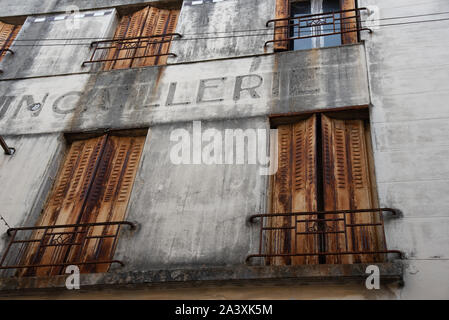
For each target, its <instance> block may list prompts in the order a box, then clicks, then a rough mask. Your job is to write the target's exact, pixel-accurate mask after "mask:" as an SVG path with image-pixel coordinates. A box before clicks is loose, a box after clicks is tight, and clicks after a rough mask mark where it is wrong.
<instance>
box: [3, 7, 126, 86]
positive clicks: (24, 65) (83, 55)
mask: <svg viewBox="0 0 449 320" xmlns="http://www.w3.org/2000/svg"><path fill="white" fill-rule="evenodd" d="M64 17H65V16H64V15H46V16H33V17H28V18H27V20H26V22H25V24H24V25H23V27H22V29H21V30H20V32H19V34H18V36H17V38H16V41H15V42H14V44H13V45H12V47H11V50H13V51H14V54H10V53H8V54H7V55H6V56H5V58H4V59H3V60H2V61H1V62H0V69H1V70H3V73H2V74H0V80H5V79H16V78H29V77H42V76H55V75H62V74H71V73H81V72H88V71H89V70H91V68H92V65H88V66H85V67H83V66H82V63H83V62H84V61H86V60H89V58H90V56H91V54H92V48H91V47H90V43H91V42H92V41H94V40H92V39H104V38H111V37H113V35H114V33H115V28H116V25H117V21H118V19H117V13H116V11H115V9H108V10H95V11H90V12H83V14H82V15H80V17H79V18H74V19H71V20H63V19H62V18H64ZM60 18H61V19H62V20H59V19H60ZM40 39H44V40H40ZM45 39H48V40H45ZM64 39H79V40H64ZM83 39H86V40H83ZM89 39H90V40H89ZM30 40H31V41H30ZM98 67H99V66H98V65H93V68H98Z"/></svg>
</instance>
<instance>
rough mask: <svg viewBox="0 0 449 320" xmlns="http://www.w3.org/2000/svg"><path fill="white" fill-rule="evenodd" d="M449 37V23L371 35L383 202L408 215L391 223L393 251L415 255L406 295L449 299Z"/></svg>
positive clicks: (411, 4)
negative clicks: (399, 250) (448, 160)
mask: <svg viewBox="0 0 449 320" xmlns="http://www.w3.org/2000/svg"><path fill="white" fill-rule="evenodd" d="M359 4H360V6H370V5H372V6H378V7H379V8H380V11H379V13H380V19H386V18H391V17H401V16H410V15H417V14H419V15H425V14H431V13H438V12H447V11H449V3H448V2H447V1H439V0H434V1H426V2H423V1H419V0H397V1H389V0H359ZM438 17H439V18H446V16H438ZM434 19H436V18H435V16H423V17H417V18H408V19H393V20H391V19H386V20H380V21H379V23H380V25H386V24H394V23H404V22H410V21H422V20H434ZM448 36H449V21H447V20H446V21H444V20H443V21H438V22H425V23H413V24H402V25H391V26H383V27H382V26H381V27H379V28H377V29H375V30H374V32H373V33H372V34H371V35H365V39H366V41H365V46H366V52H367V61H368V74H369V80H370V89H371V100H372V108H371V117H372V119H371V121H372V126H373V130H374V140H375V144H374V149H375V150H374V152H375V164H376V173H377V182H378V189H379V195H380V201H381V204H382V205H383V206H388V207H395V208H399V209H401V210H402V211H403V214H404V217H403V218H402V219H399V220H396V221H394V222H392V223H389V224H388V225H387V237H388V239H387V240H388V241H389V244H390V246H391V247H394V248H398V249H401V250H403V251H404V252H405V253H406V254H407V255H408V258H407V265H408V267H407V269H406V274H405V287H404V288H403V289H402V290H401V291H400V293H399V297H401V298H448V297H449V261H448V258H449V245H448V244H449V211H448V209H447V208H448V204H449V202H448V201H449V197H448V194H449V165H448V162H447V159H449V149H448V144H447V137H448V129H447V123H448V115H449V114H448V109H447V101H448V98H449V90H448V87H447V85H446V84H447V83H448V82H449V76H448V75H449V69H448V66H447V59H448V56H447V52H448V51H447V38H448Z"/></svg>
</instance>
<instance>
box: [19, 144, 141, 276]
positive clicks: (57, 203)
mask: <svg viewBox="0 0 449 320" xmlns="http://www.w3.org/2000/svg"><path fill="white" fill-rule="evenodd" d="M144 143H145V136H136V137H121V136H107V135H104V136H102V137H98V138H93V139H89V140H82V141H76V142H74V143H72V145H71V147H70V150H69V152H68V155H67V157H66V160H65V162H64V165H63V168H62V170H61V172H60V174H59V176H58V178H57V180H56V183H55V186H54V188H53V191H52V193H51V195H50V198H49V200H48V202H47V203H48V204H47V206H46V208H45V210H44V212H43V215H42V218H41V219H40V221H39V223H38V225H39V226H52V225H66V224H76V223H95V222H99V223H102V222H111V221H112V222H115V221H122V220H124V218H125V212H126V208H127V205H128V200H129V196H130V193H131V189H132V186H133V183H134V178H135V175H136V172H137V169H138V165H139V161H140V156H141V153H142V150H143V146H144ZM118 228H119V227H118V226H98V227H93V228H90V229H89V230H90V231H89V233H88V234H87V236H88V237H91V236H98V235H106V236H114V235H115V234H116V233H118V231H119V230H118ZM55 230H56V231H57V232H73V231H74V228H69V229H67V230H65V229H55ZM55 230H53V231H52V232H54V231H55ZM78 231H84V230H82V229H79V230H78ZM43 233H44V231H39V232H36V233H35V234H34V235H33V238H35V239H39V238H41V237H42V235H43ZM84 235H85V234H81V233H80V234H78V235H76V236H74V235H73V234H70V235H69V237H70V238H71V239H63V238H64V236H62V238H61V241H64V240H70V241H69V242H75V243H83V241H85V242H84V249H83V250H82V251H80V248H81V246H72V247H70V246H60V247H52V246H49V247H46V248H45V249H42V248H41V249H40V250H39V255H36V253H37V251H38V247H39V243H36V244H35V245H33V246H29V248H28V250H27V252H26V253H25V255H24V258H23V260H22V264H27V265H28V264H56V263H70V262H74V263H76V262H80V261H81V262H86V261H105V260H110V259H111V256H112V254H113V252H114V249H115V243H116V242H115V241H114V238H112V237H111V238H104V239H95V238H92V239H89V240H86V239H85V238H84ZM49 239H50V237H48V238H45V237H44V239H43V243H42V244H43V245H44V246H45V245H47V244H48V243H47V242H48V241H49ZM42 244H41V245H42ZM108 268H109V265H108V264H100V265H95V264H92V265H82V266H80V270H81V272H83V273H86V272H106V271H107V270H108ZM61 270H63V268H61V267H43V268H36V269H31V268H30V269H29V270H24V271H22V272H21V275H28V276H29V275H37V276H46V275H56V274H60V273H61Z"/></svg>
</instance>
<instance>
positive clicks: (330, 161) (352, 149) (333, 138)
mask: <svg viewBox="0 0 449 320" xmlns="http://www.w3.org/2000/svg"><path fill="white" fill-rule="evenodd" d="M322 134H323V166H324V168H323V170H324V172H323V174H324V179H323V180H324V205H325V210H328V211H332V210H346V209H369V208H373V207H374V205H373V202H374V201H373V193H372V187H371V181H370V173H369V160H368V159H369V158H368V150H367V146H366V137H365V128H364V122H363V120H338V119H331V118H329V117H327V116H325V115H323V116H322ZM329 218H343V215H332V216H329ZM347 218H350V221H347V223H348V224H354V223H355V224H360V223H373V222H375V221H374V217H373V215H372V214H371V213H365V214H351V215H347ZM327 227H328V228H330V229H338V230H344V225H343V222H328V223H327ZM347 230H348V239H347V241H348V248H346V246H345V238H344V235H343V234H328V235H326V246H327V251H360V250H365V251H376V250H377V249H378V248H377V245H378V241H379V240H380V239H379V237H378V235H377V234H375V233H374V232H373V231H372V228H368V227H355V228H348V229H347ZM373 261H378V257H376V256H374V255H353V256H349V255H348V256H328V257H327V258H326V262H327V263H359V262H373Z"/></svg>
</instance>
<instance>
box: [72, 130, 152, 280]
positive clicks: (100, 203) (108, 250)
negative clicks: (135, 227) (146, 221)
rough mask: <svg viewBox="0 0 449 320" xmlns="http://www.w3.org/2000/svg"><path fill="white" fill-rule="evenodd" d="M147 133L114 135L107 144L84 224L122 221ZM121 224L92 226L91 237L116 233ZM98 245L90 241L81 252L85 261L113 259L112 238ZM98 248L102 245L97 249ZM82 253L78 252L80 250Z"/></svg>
mask: <svg viewBox="0 0 449 320" xmlns="http://www.w3.org/2000/svg"><path fill="white" fill-rule="evenodd" d="M144 144H145V137H144V136H137V137H118V136H111V137H110V138H109V139H108V142H107V144H106V147H105V151H104V155H103V158H102V161H101V165H100V167H99V170H98V171H97V175H96V177H95V182H94V185H93V187H92V192H91V194H90V195H89V201H88V206H86V209H85V211H84V212H83V215H82V218H81V223H90V222H110V221H123V220H124V219H125V212H126V208H127V206H128V201H129V197H130V194H131V189H132V187H133V184H134V178H135V176H136V173H137V169H138V166H139V162H140V157H141V154H142V150H143V146H144ZM118 228H119V227H118V226H99V227H95V228H92V229H91V232H90V234H89V236H98V235H115V234H116V232H118V231H119V230H118ZM101 241H102V244H101V246H100V247H99V246H98V245H97V243H96V242H95V241H90V242H88V243H87V246H86V247H85V250H84V251H83V252H82V253H81V256H82V257H83V261H101V260H103V261H104V260H110V259H111V257H112V255H113V252H114V249H115V247H114V245H115V242H114V241H113V238H109V239H108V238H105V239H102V240H101ZM98 248H101V250H100V251H98ZM78 254H79V253H78ZM108 269H109V265H107V264H101V265H85V266H83V267H82V268H80V270H81V272H84V273H86V272H107V271H108Z"/></svg>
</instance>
